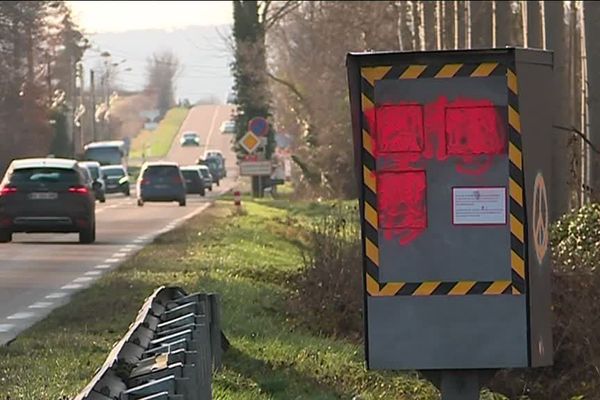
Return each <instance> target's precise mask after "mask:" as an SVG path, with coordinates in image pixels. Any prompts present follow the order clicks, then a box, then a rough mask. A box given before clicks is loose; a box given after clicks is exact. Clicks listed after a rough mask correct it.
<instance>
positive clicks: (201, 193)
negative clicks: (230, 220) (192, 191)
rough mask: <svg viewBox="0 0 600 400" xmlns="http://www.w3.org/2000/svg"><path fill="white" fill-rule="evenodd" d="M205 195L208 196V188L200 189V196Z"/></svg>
mask: <svg viewBox="0 0 600 400" xmlns="http://www.w3.org/2000/svg"><path fill="white" fill-rule="evenodd" d="M204 196H206V190H204V189H202V190H201V191H200V197H204Z"/></svg>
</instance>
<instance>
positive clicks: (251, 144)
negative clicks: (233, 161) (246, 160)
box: [240, 132, 260, 153]
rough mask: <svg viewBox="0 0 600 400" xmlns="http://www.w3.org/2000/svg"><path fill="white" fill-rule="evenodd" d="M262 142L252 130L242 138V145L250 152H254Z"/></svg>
mask: <svg viewBox="0 0 600 400" xmlns="http://www.w3.org/2000/svg"><path fill="white" fill-rule="evenodd" d="M259 144H260V139H259V138H258V136H256V135H255V134H254V133H252V132H248V133H246V134H245V135H244V136H243V137H242V139H241V140H240V145H241V146H242V147H243V148H244V149H245V150H246V151H247V152H248V153H254V151H256V149H257V148H258V145H259Z"/></svg>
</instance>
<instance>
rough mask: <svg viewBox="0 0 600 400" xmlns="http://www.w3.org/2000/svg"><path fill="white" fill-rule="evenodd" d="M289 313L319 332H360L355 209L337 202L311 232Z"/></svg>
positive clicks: (350, 334) (359, 265)
mask: <svg viewBox="0 0 600 400" xmlns="http://www.w3.org/2000/svg"><path fill="white" fill-rule="evenodd" d="M307 249H308V250H306V251H305V252H304V254H303V260H304V268H302V271H301V273H300V274H299V275H298V276H296V278H295V279H294V280H293V282H292V285H293V287H294V289H295V292H294V296H292V298H291V300H290V304H289V305H290V311H291V313H292V314H293V315H294V316H295V317H296V318H297V319H298V320H300V321H301V322H303V323H305V324H306V325H307V326H309V327H311V328H312V329H315V330H317V331H318V332H319V333H325V334H331V335H335V336H345V337H354V338H356V337H358V336H359V335H361V334H362V307H363V295H362V257H361V251H360V225H359V223H358V211H357V209H356V207H350V206H346V205H343V204H341V203H340V204H336V205H334V206H332V207H331V211H330V213H329V214H328V215H326V216H324V217H321V218H320V219H319V220H318V221H317V222H316V223H315V224H314V225H313V226H312V227H311V229H310V231H309V245H308V247H307Z"/></svg>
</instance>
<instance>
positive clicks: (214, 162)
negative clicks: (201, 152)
mask: <svg viewBox="0 0 600 400" xmlns="http://www.w3.org/2000/svg"><path fill="white" fill-rule="evenodd" d="M206 164H207V165H208V167H209V168H211V169H217V168H220V167H221V163H220V162H219V160H218V159H216V158H210V159H207V160H206Z"/></svg>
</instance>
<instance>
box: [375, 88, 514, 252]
mask: <svg viewBox="0 0 600 400" xmlns="http://www.w3.org/2000/svg"><path fill="white" fill-rule="evenodd" d="M364 114H365V118H366V120H367V123H368V124H369V130H370V131H371V132H374V133H375V134H373V135H372V136H373V147H374V148H373V153H374V156H375V158H377V159H379V158H381V157H382V156H383V157H385V158H386V160H391V161H392V163H391V165H389V166H388V165H386V167H385V168H384V169H380V170H378V172H377V174H376V179H377V187H378V210H379V225H380V227H381V228H382V229H383V230H384V234H385V237H386V239H388V240H389V239H391V238H392V237H396V238H398V239H399V241H400V244H402V245H406V244H409V243H410V242H412V241H413V240H415V239H416V238H417V237H418V236H419V235H420V234H421V233H422V232H423V231H424V230H425V229H426V227H427V196H426V193H427V181H426V174H425V163H424V161H425V160H431V159H435V160H437V161H446V160H448V159H449V158H453V159H456V160H457V163H456V171H457V172H458V173H460V174H468V175H481V174H484V173H485V172H487V171H488V170H489V169H490V168H491V166H492V164H493V158H494V157H495V156H496V155H501V154H504V153H505V151H506V128H505V125H504V124H503V122H502V118H501V117H500V116H499V114H498V111H497V108H496V107H495V106H494V104H493V103H492V102H491V101H489V100H485V99H484V100H472V99H456V100H454V101H448V100H447V99H446V98H445V97H439V98H438V99H437V100H436V101H434V102H432V103H428V104H425V105H423V106H421V105H418V104H415V103H410V102H407V103H402V104H393V105H381V106H378V107H376V108H374V109H371V110H366V111H365V112H364Z"/></svg>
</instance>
